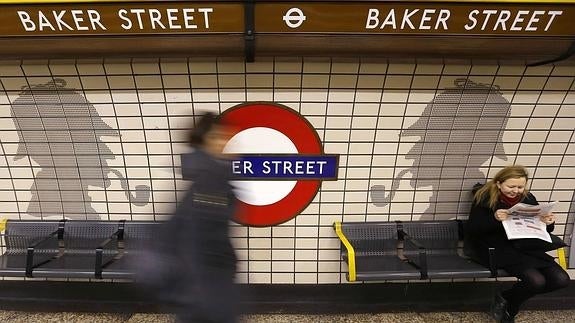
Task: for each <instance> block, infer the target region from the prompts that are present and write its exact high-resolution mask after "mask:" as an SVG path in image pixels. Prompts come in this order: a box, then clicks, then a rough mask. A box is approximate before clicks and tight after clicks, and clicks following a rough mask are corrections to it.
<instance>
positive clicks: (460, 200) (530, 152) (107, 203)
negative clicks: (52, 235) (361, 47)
mask: <svg viewBox="0 0 575 323" xmlns="http://www.w3.org/2000/svg"><path fill="white" fill-rule="evenodd" d="M573 75H575V68H573V67H569V66H555V67H552V66H551V67H550V66H543V67H537V68H525V67H523V66H506V65H503V66H495V65H426V64H396V63H390V64H381V63H379V64H372V63H367V62H360V61H349V62H334V61H330V60H322V59H304V60H285V59H269V60H262V61H260V62H257V63H253V64H248V63H243V62H237V61H228V60H223V59H206V60H201V61H195V60H180V61H138V60H126V61H104V62H102V61H93V62H90V61H77V62H75V61H53V62H3V63H2V64H0V86H1V87H0V124H1V127H0V139H1V147H2V154H3V158H0V163H1V164H0V205H1V209H2V210H3V214H2V216H3V217H8V218H21V219H37V217H34V216H32V215H30V212H29V211H28V208H29V202H30V200H31V194H32V193H31V192H32V191H33V190H34V185H36V184H35V183H36V182H37V179H36V178H37V176H38V174H39V172H40V171H41V170H42V167H41V166H40V165H38V162H37V161H35V160H34V158H31V157H29V156H28V157H26V158H22V159H19V160H15V157H16V154H17V150H18V146H19V142H20V141H21V140H20V138H19V135H18V132H17V127H18V120H14V119H16V118H14V117H13V115H12V114H11V109H12V106H11V105H12V104H13V103H14V101H15V100H16V99H18V97H20V96H21V93H22V87H26V86H27V87H32V86H34V85H38V84H48V83H49V82H53V81H54V79H62V80H64V81H65V82H66V88H71V89H74V91H75V92H77V93H78V94H80V95H81V96H83V97H84V98H85V100H86V101H87V102H89V103H90V104H91V105H93V107H94V108H95V111H96V112H97V115H92V116H91V117H92V121H93V120H96V119H101V120H102V121H103V122H104V123H105V124H107V125H108V126H109V127H110V128H111V129H115V130H118V131H119V133H120V135H119V136H114V135H105V136H100V137H99V138H97V139H96V140H99V141H100V142H101V143H102V144H103V146H96V147H95V148H94V149H100V148H101V147H108V148H109V149H110V150H111V151H112V153H113V154H114V157H115V158H114V159H108V160H106V163H107V165H106V166H107V167H109V168H110V169H116V170H117V171H119V172H120V173H121V176H123V177H125V178H126V179H127V181H128V185H129V188H130V192H131V193H132V194H136V193H137V192H136V191H137V190H136V189H135V188H136V186H137V185H143V186H147V187H149V190H150V199H149V202H150V203H147V204H146V205H140V206H138V205H135V204H134V203H130V202H129V201H128V200H127V198H126V196H125V194H124V193H125V192H124V189H123V188H122V186H121V184H120V181H116V180H115V179H116V178H115V176H113V175H112V174H111V173H109V174H108V173H106V172H105V171H104V170H103V169H102V168H100V173H101V178H99V179H100V180H102V181H105V180H111V182H110V185H109V186H107V187H106V186H104V185H102V186H97V185H89V186H83V189H84V190H85V191H86V196H87V197H84V199H85V203H84V204H85V206H84V208H86V205H88V206H90V207H92V208H94V210H95V211H96V212H97V213H98V214H99V215H100V216H101V217H102V218H103V219H110V220H117V219H127V220H140V219H156V220H163V219H165V218H166V217H168V216H169V214H170V212H171V211H172V210H173V208H174V206H175V203H174V201H175V200H177V197H181V194H182V193H183V192H184V191H185V189H186V186H187V183H186V182H185V181H182V180H181V178H180V175H179V158H178V155H179V154H180V153H182V152H185V151H186V149H187V148H186V147H185V144H184V140H185V133H186V127H187V126H188V125H189V122H190V121H189V120H190V117H191V116H193V115H195V114H197V113H198V112H199V111H206V110H211V111H217V112H222V111H225V110H226V109H228V108H230V107H232V106H234V105H236V104H239V103H242V102H245V101H275V102H278V103H281V104H284V105H286V106H288V107H290V108H292V109H294V110H296V111H298V112H299V113H301V114H302V115H303V116H305V117H306V118H307V119H308V120H309V121H310V123H312V124H313V125H314V127H315V128H316V130H317V132H318V135H319V137H320V138H321V139H322V141H323V143H324V150H325V152H326V153H330V154H340V169H339V180H338V181H328V182H324V183H323V184H322V188H321V190H320V192H319V193H318V195H317V196H316V198H315V199H314V201H313V202H312V203H311V204H310V206H309V207H308V208H307V209H306V210H305V211H304V212H302V214H301V215H299V216H297V217H296V218H294V219H293V220H291V221H288V222H286V223H284V224H282V225H279V226H277V227H273V228H246V227H241V226H237V225H236V226H234V228H233V233H232V234H233V237H234V242H235V243H236V246H237V248H238V254H239V256H240V259H241V262H240V267H239V269H240V272H239V279H240V281H242V282H249V283H338V282H343V281H345V271H346V269H345V268H344V266H342V264H341V262H340V261H339V242H338V240H337V238H335V235H334V233H333V230H332V227H331V224H332V223H333V221H336V220H343V221H377V220H417V219H419V218H423V217H425V216H428V215H421V214H422V213H424V212H425V210H426V209H429V210H433V211H434V212H433V214H434V215H433V216H434V217H436V218H451V217H458V218H464V217H465V216H466V214H465V212H464V210H465V208H466V207H468V205H469V195H468V188H467V187H464V185H462V184H460V185H459V187H458V188H456V189H453V194H451V195H449V196H448V198H447V199H446V197H445V196H440V195H435V196H434V195H433V193H432V190H433V185H431V186H428V185H423V184H425V183H426V182H425V181H424V180H422V179H413V178H409V177H408V175H406V177H405V178H403V179H402V180H399V187H398V189H397V192H396V194H395V195H394V198H393V199H392V200H391V201H390V203H389V204H388V205H386V206H376V205H374V204H373V203H372V200H371V198H370V193H372V192H370V191H372V188H373V187H374V185H381V186H385V187H386V188H388V187H391V185H392V182H393V181H394V179H397V178H398V174H399V173H400V172H402V171H403V170H405V169H409V168H410V167H411V168H412V171H416V169H421V168H422V167H423V166H421V165H419V167H417V165H418V164H416V163H420V164H421V163H425V162H426V160H427V159H432V158H433V156H434V154H429V153H428V152H426V150H421V151H420V152H419V153H420V155H419V156H416V157H418V158H419V160H417V159H414V160H413V161H411V160H409V159H406V157H410V156H411V157H413V155H414V153H413V152H410V149H412V148H413V147H414V145H416V144H418V143H424V144H425V143H426V139H425V138H426V137H427V135H426V134H424V135H423V136H421V137H417V136H415V137H414V136H404V135H402V132H403V131H406V130H407V129H409V128H410V127H411V126H413V124H415V123H416V122H417V121H418V120H420V119H421V118H422V116H423V115H424V113H425V111H426V109H428V108H430V109H433V108H436V107H437V106H438V105H439V104H440V103H439V102H434V99H437V98H438V97H439V96H440V95H441V94H442V93H443V92H444V90H445V89H447V88H452V87H453V85H454V82H455V81H456V80H457V79H461V78H463V79H469V80H471V81H473V82H474V83H476V84H483V85H486V86H487V87H489V88H492V87H495V86H496V87H498V88H499V91H500V92H501V94H502V96H503V97H504V98H505V99H506V100H508V101H509V104H510V112H509V115H508V118H507V120H506V125H507V126H506V128H505V131H504V134H503V140H502V141H503V146H504V150H505V155H506V156H507V160H503V159H501V158H500V156H499V155H497V153H496V149H497V147H496V146H495V145H492V146H491V147H490V148H489V149H492V151H493V156H494V157H493V158H489V159H488V160H486V161H485V163H483V164H482V165H481V169H480V171H481V172H482V173H483V174H485V175H489V176H492V175H493V174H494V172H496V171H497V170H498V169H500V167H501V166H503V165H507V164H509V163H513V162H515V163H520V164H523V165H525V166H527V167H528V169H529V170H530V172H531V174H532V176H533V180H532V181H531V185H532V188H533V191H534V193H535V195H536V196H537V197H538V199H539V200H541V201H548V200H560V201H562V202H565V203H561V206H560V208H559V209H558V210H557V212H556V214H557V215H558V218H559V221H558V223H559V225H558V228H557V229H556V232H558V233H559V234H563V233H564V230H565V224H566V220H567V212H568V207H569V204H570V201H571V199H572V197H573V187H575V180H574V179H573V175H572V174H573V173H574V172H573V171H574V170H575V150H574V149H575V148H574V144H573V140H574V138H573V133H574V126H573V125H574V124H575V123H574V122H573V121H575V86H574V79H575V77H574V76H573ZM458 95H459V98H458V102H457V103H459V105H465V104H467V103H469V102H463V101H464V100H466V98H464V96H463V95H462V94H458ZM489 100H490V97H485V98H484V99H483V101H481V102H479V103H477V104H478V105H479V106H478V109H481V118H484V120H488V119H489V118H490V117H491V116H489V115H486V113H487V112H486V111H489V108H491V106H490V104H491V103H492V102H490V101H489ZM469 104H471V103H469ZM429 111H438V110H429ZM455 111H456V113H460V112H464V111H463V109H460V108H457V110H455ZM439 121H440V123H441V126H440V128H433V129H431V128H429V127H431V126H430V125H431V123H427V124H426V128H425V129H427V130H426V132H427V131H430V130H435V131H437V130H439V131H440V132H441V131H443V135H445V138H447V139H448V141H451V139H452V138H455V137H456V133H455V132H451V130H452V129H453V127H454V124H455V119H453V118H452V119H449V118H445V119H441V120H439ZM471 127H472V128H469V129H467V130H468V131H469V140H468V141H467V144H469V143H474V144H475V143H478V144H481V143H482V142H481V140H482V139H481V138H482V134H483V132H482V131H481V129H479V128H478V125H472V126H471ZM471 133H472V134H471ZM429 137H430V136H429ZM47 146H48V149H50V143H48V145H47ZM74 148H76V146H74ZM433 148H434V151H435V149H436V148H435V147H433ZM422 149H428V148H422ZM437 149H440V147H437ZM98 151H100V150H98ZM439 151H440V150H439ZM51 155H53V154H51ZM68 157H70V158H74V154H71V155H70V156H68ZM472 157H473V156H472V155H468V156H466V159H467V163H468V164H469V160H470V159H471V158H472ZM448 162H449V161H448V160H447V159H445V158H444V159H443V160H441V161H440V164H439V166H433V167H435V169H437V170H438V175H437V176H438V177H439V180H438V181H437V182H435V186H436V187H435V189H437V186H441V185H443V184H442V183H444V182H441V181H445V182H448V181H449V180H451V179H452V178H450V177H449V174H451V173H450V170H451V169H450V167H451V166H450V167H447V166H446V165H447V163H448ZM76 168H81V167H79V166H77V163H76ZM430 169H433V168H430ZM78 172H81V169H79V170H78ZM407 174H409V173H407ZM422 178H423V177H422ZM35 179H36V180H35ZM56 180H58V178H56ZM83 180H87V178H83V177H81V178H80V181H83ZM455 180H457V178H455ZM58 182H59V181H58ZM410 183H411V184H410ZM418 183H419V184H418ZM418 185H419V186H418ZM31 187H32V189H31ZM430 187H431V188H430ZM60 193H61V192H60ZM136 195H137V194H136ZM442 205H444V206H445V205H448V206H449V205H459V206H458V207H457V208H456V209H455V210H454V212H445V211H441V210H442V209H441V208H440V206H442ZM43 218H51V217H49V216H44V217H43Z"/></svg>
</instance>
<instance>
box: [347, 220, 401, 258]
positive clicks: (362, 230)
mask: <svg viewBox="0 0 575 323" xmlns="http://www.w3.org/2000/svg"><path fill="white" fill-rule="evenodd" d="M341 229H342V231H343V233H344V234H345V236H346V237H347V239H348V240H349V242H350V243H351V244H352V245H353V246H354V249H355V253H356V255H359V256H362V255H364V256H366V255H391V254H396V253H397V224H396V223H395V222H347V223H342V224H341Z"/></svg>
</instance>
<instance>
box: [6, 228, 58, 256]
mask: <svg viewBox="0 0 575 323" xmlns="http://www.w3.org/2000/svg"><path fill="white" fill-rule="evenodd" d="M59 224H60V221H36V220H30V221H28V220H8V221H7V222H6V231H5V241H6V253H7V254H25V253H26V250H27V248H28V246H30V245H32V244H33V243H35V242H37V241H39V240H41V239H43V238H46V237H48V236H49V235H50V234H51V233H53V232H56V231H57V230H58V226H59ZM37 252H46V253H57V252H58V243H57V239H54V242H53V243H49V244H47V245H45V246H44V247H43V248H41V249H38V250H37Z"/></svg>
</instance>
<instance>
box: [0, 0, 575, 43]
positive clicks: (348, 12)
mask: <svg viewBox="0 0 575 323" xmlns="http://www.w3.org/2000/svg"><path fill="white" fill-rule="evenodd" d="M244 10H246V9H245V6H244V4H243V3H242V2H237V3H236V2H216V1H214V2H203V1H202V2H189V1H169V2H151V1H144V2H131V1H127V2H123V3H122V2H111V3H102V2H78V3H43V4H41V5H38V4H25V3H23V4H14V3H11V4H1V2H0V37H1V36H58V35H62V36H64V35H122V34H161V33H173V34H176V33H187V34H193V33H243V32H244V31H245V25H246V22H245V21H244ZM254 16H255V21H254V28H255V32H256V33H326V34H330V33H333V34H340V33H349V34H454V35H497V36H504V35H513V36H573V35H575V23H573V22H574V21H575V2H573V3H556V4H553V5H549V4H548V3H545V2H535V3H533V2H525V3H518V2H473V3H471V2H463V1H462V2H407V1H397V2H384V1H371V2H370V1H365V2H352V1H349V2H344V1H339V2H315V3H314V2H279V1H278V2H276V1H273V2H271V1H270V2H264V1H258V2H255V13H254Z"/></svg>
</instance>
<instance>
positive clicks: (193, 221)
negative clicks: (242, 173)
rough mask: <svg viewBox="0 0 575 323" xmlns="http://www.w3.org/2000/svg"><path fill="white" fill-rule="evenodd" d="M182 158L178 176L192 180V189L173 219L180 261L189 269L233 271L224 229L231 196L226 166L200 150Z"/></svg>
mask: <svg viewBox="0 0 575 323" xmlns="http://www.w3.org/2000/svg"><path fill="white" fill-rule="evenodd" d="M186 157H187V158H185V159H184V164H183V165H182V176H183V177H184V178H185V179H190V180H192V186H191V188H190V189H189V191H188V192H187V193H186V195H185V197H184V199H183V201H182V202H181V203H180V204H179V205H178V207H177V209H176V214H175V216H174V222H175V225H176V227H175V228H174V230H176V232H178V235H177V238H178V241H179V245H180V252H179V253H180V256H181V260H183V261H184V262H186V263H187V264H186V265H188V266H189V267H190V268H195V269H201V270H211V268H212V267H217V268H218V269H221V270H229V271H231V272H233V271H235V263H236V255H235V253H234V249H233V247H232V245H231V243H230V238H229V233H228V230H229V221H230V220H231V219H232V216H233V213H234V205H235V196H234V193H233V190H232V186H231V185H230V180H231V174H232V173H231V167H230V164H229V162H228V161H226V160H220V159H216V158H214V157H212V156H210V155H209V154H207V153H206V152H204V151H203V150H201V149H197V150H195V151H194V152H193V153H191V154H189V155H187V156H186ZM204 267H208V268H204Z"/></svg>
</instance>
